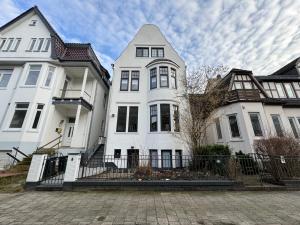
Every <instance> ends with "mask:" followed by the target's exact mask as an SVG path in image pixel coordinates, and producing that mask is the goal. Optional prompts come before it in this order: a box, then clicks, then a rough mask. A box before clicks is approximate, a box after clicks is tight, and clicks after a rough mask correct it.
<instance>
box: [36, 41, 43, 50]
mask: <svg viewBox="0 0 300 225" xmlns="http://www.w3.org/2000/svg"><path fill="white" fill-rule="evenodd" d="M43 43H44V38H39V44H38V46H37V49H36V51H37V52H39V51H41V48H42V46H43Z"/></svg>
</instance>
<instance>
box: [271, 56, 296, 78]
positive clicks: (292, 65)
mask: <svg viewBox="0 0 300 225" xmlns="http://www.w3.org/2000/svg"><path fill="white" fill-rule="evenodd" d="M299 61H300V57H298V58H296V59H294V60H293V61H291V62H289V63H288V64H287V65H285V66H284V67H282V68H280V69H279V70H277V71H275V72H274V73H272V74H271V75H270V76H276V75H284V76H299V73H298V71H297V69H296V66H297V64H298V63H299Z"/></svg>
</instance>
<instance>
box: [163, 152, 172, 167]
mask: <svg viewBox="0 0 300 225" xmlns="http://www.w3.org/2000/svg"><path fill="white" fill-rule="evenodd" d="M161 157H162V168H172V151H171V150H161Z"/></svg>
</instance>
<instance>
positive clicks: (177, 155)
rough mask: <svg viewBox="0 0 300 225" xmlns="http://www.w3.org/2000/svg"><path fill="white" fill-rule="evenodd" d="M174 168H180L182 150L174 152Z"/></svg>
mask: <svg viewBox="0 0 300 225" xmlns="http://www.w3.org/2000/svg"><path fill="white" fill-rule="evenodd" d="M175 167H176V168H181V167H182V150H175Z"/></svg>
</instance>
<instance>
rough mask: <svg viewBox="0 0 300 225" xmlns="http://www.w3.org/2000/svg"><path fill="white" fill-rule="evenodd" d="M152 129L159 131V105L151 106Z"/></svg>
mask: <svg viewBox="0 0 300 225" xmlns="http://www.w3.org/2000/svg"><path fill="white" fill-rule="evenodd" d="M150 131H157V105H151V106H150Z"/></svg>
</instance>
